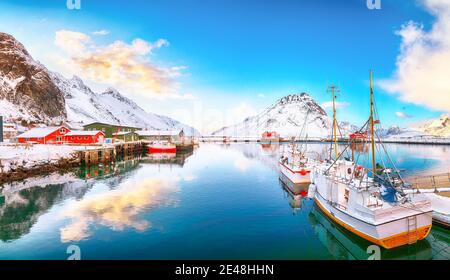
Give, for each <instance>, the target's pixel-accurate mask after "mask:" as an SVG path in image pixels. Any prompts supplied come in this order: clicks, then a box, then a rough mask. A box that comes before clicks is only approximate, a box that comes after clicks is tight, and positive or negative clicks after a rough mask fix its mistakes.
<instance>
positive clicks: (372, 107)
mask: <svg viewBox="0 0 450 280" xmlns="http://www.w3.org/2000/svg"><path fill="white" fill-rule="evenodd" d="M373 111H374V103H373V84H372V70H370V126H371V133H372V174H373V178H375V174H376V166H375V120H374V112H373Z"/></svg>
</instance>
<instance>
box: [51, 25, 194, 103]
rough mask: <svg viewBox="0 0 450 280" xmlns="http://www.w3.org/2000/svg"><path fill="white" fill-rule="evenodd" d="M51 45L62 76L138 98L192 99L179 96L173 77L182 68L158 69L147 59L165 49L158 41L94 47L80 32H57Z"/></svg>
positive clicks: (115, 43)
mask: <svg viewBox="0 0 450 280" xmlns="http://www.w3.org/2000/svg"><path fill="white" fill-rule="evenodd" d="M55 45H56V46H57V47H58V48H59V49H60V50H61V51H62V55H60V56H57V57H55V58H54V60H55V62H56V63H58V65H59V67H60V68H62V69H64V73H65V74H69V75H73V74H75V75H79V76H81V77H82V78H83V79H85V80H87V81H92V82H94V83H97V84H102V85H105V86H113V87H116V88H117V89H118V90H120V91H122V92H124V93H127V94H132V95H136V96H142V97H151V98H161V99H164V98H181V99H192V98H193V97H192V95H190V94H180V93H179V85H178V83H177V82H176V81H175V79H174V78H176V77H178V76H180V75H181V71H182V70H184V69H185V68H186V67H184V66H171V67H166V66H161V65H157V64H155V63H153V62H152V61H151V60H150V58H149V56H150V54H152V53H153V52H154V51H155V50H157V49H159V48H162V47H164V46H168V45H169V42H168V41H167V40H165V39H159V40H157V41H156V42H147V41H145V40H142V39H139V38H137V39H135V40H133V41H132V42H131V44H128V43H126V42H123V41H120V40H118V41H115V42H113V43H111V44H108V45H97V44H95V42H94V41H93V40H92V38H91V37H90V36H89V35H87V34H84V33H81V32H75V31H70V30H60V31H57V32H56V35H55Z"/></svg>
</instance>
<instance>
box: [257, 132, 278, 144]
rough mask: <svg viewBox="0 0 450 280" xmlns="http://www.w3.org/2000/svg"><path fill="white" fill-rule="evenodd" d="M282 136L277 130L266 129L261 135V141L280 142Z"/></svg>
mask: <svg viewBox="0 0 450 280" xmlns="http://www.w3.org/2000/svg"><path fill="white" fill-rule="evenodd" d="M280 140H281V137H280V134H278V133H277V132H275V131H272V132H270V131H266V132H264V133H263V134H262V136H261V142H264V143H272V142H280Z"/></svg>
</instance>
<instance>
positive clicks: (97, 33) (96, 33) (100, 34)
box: [92, 29, 110, 36]
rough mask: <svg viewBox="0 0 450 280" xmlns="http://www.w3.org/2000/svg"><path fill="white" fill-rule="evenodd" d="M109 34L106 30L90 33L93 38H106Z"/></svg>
mask: <svg viewBox="0 0 450 280" xmlns="http://www.w3.org/2000/svg"><path fill="white" fill-rule="evenodd" d="M109 33H110V32H109V31H108V30H105V29H102V30H96V31H94V32H92V35H95V36H106V35H108V34H109Z"/></svg>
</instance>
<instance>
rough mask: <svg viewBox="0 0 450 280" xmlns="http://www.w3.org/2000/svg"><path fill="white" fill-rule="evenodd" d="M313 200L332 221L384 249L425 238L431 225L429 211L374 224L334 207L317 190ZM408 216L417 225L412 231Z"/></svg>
mask: <svg viewBox="0 0 450 280" xmlns="http://www.w3.org/2000/svg"><path fill="white" fill-rule="evenodd" d="M314 200H315V202H316V204H317V206H318V207H319V209H320V210H321V211H322V212H323V213H324V214H325V215H326V216H328V217H329V218H330V219H332V220H333V221H334V222H336V223H337V224H339V225H340V226H342V227H344V228H345V229H347V230H348V231H350V232H352V233H354V234H356V235H358V236H359V237H361V238H363V239H365V240H367V241H369V242H372V243H373V244H376V245H379V246H381V247H383V248H385V249H393V248H396V247H400V246H404V245H408V244H412V243H415V242H417V241H419V240H422V239H425V238H426V237H427V236H428V234H429V233H430V230H431V227H432V216H431V212H425V213H418V214H417V215H414V216H408V217H404V218H401V219H397V220H394V221H390V222H387V223H383V224H380V225H374V224H370V223H367V222H365V221H363V220H360V219H358V218H355V217H353V216H351V215H349V214H347V213H346V212H345V211H342V210H341V209H338V208H336V207H335V206H333V205H331V203H329V202H328V201H326V200H325V199H324V198H323V197H322V196H321V195H320V194H319V193H317V192H316V194H315V195H314ZM408 218H414V219H416V224H417V226H416V227H415V229H414V230H412V231H411V230H409V229H408Z"/></svg>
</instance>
